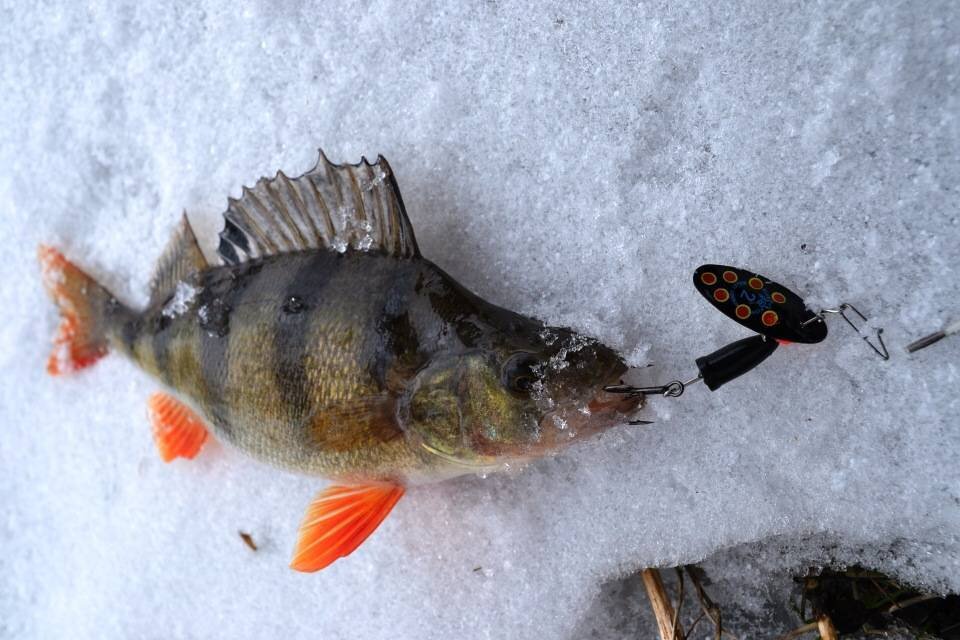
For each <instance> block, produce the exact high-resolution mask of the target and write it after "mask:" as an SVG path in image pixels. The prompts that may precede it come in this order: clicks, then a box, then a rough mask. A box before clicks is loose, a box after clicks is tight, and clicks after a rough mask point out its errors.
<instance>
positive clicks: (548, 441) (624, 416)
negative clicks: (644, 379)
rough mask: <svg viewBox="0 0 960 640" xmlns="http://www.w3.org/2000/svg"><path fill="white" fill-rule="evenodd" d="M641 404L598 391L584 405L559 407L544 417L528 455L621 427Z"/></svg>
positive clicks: (637, 398) (639, 399)
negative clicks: (538, 434) (534, 443)
mask: <svg viewBox="0 0 960 640" xmlns="http://www.w3.org/2000/svg"><path fill="white" fill-rule="evenodd" d="M643 401H644V398H643V396H628V395H624V394H613V393H608V392H606V391H604V390H603V389H602V388H601V389H599V390H597V392H596V393H595V394H594V395H593V396H592V397H590V398H589V399H588V400H587V401H586V402H574V403H566V404H563V405H560V406H558V407H556V408H555V409H553V410H551V411H548V412H547V413H545V414H544V416H543V418H542V419H541V421H540V440H539V441H538V442H537V443H536V445H535V446H534V447H533V448H532V449H533V450H532V452H531V453H533V454H534V455H548V454H550V453H551V452H554V451H558V450H560V449H563V448H565V447H567V446H569V445H570V444H573V443H575V442H580V441H582V440H586V439H588V438H591V437H593V436H595V435H597V434H599V433H602V432H603V431H606V430H608V429H610V428H612V427H616V426H618V425H621V424H624V423H625V422H627V421H628V420H630V419H631V417H632V416H633V414H634V413H635V412H636V411H637V410H639V409H641V408H643V404H644V402H643Z"/></svg>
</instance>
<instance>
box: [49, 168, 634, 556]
mask: <svg viewBox="0 0 960 640" xmlns="http://www.w3.org/2000/svg"><path fill="white" fill-rule="evenodd" d="M223 217H224V227H223V231H222V232H221V233H220V242H219V246H218V249H217V254H218V256H219V263H218V264H209V263H208V262H207V260H206V258H205V257H204V254H203V253H202V252H201V250H200V248H199V246H198V244H197V240H196V237H195V235H194V233H193V230H192V229H191V226H190V224H189V222H188V220H187V218H186V216H184V217H183V218H182V219H181V221H180V223H179V227H178V229H177V231H176V233H175V234H174V237H173V238H172V240H171V241H170V243H169V245H168V247H167V249H166V250H165V252H164V253H163V255H162V256H161V258H160V261H159V264H158V266H157V270H156V274H155V276H154V278H153V280H152V283H151V293H150V300H149V303H148V305H147V307H146V308H145V309H143V310H141V311H138V310H134V309H132V308H130V307H129V306H127V305H125V304H123V303H121V302H120V301H118V300H117V298H116V297H115V296H114V295H112V294H111V293H110V292H109V291H107V290H106V289H105V288H104V287H103V286H101V285H100V284H98V283H97V282H96V281H95V280H93V279H92V278H91V277H90V276H88V275H87V274H85V273H84V272H83V271H81V270H80V269H79V268H78V267H76V266H74V265H73V264H72V263H71V262H69V261H68V260H67V259H66V258H65V257H64V255H63V254H62V253H60V252H59V251H57V250H56V249H53V248H51V247H47V246H41V247H40V249H39V259H40V263H41V267H42V273H43V279H44V283H45V285H46V288H47V290H48V291H49V293H50V295H51V296H52V298H53V300H54V301H55V302H56V304H57V306H58V307H59V310H60V314H61V317H62V320H61V324H60V328H59V332H58V334H57V336H56V338H55V340H54V350H53V353H52V355H51V356H50V359H49V362H48V367H47V368H48V371H49V372H50V373H51V374H54V375H57V374H63V373H67V372H70V371H75V370H78V369H82V368H84V367H86V366H89V365H91V364H93V363H94V362H95V361H96V360H97V359H99V358H100V357H102V356H103V355H105V354H106V353H107V352H108V351H117V352H120V353H122V354H124V355H126V356H127V357H129V358H130V359H132V360H133V362H135V363H136V364H137V365H138V366H139V367H141V368H142V369H143V370H144V371H146V372H147V373H149V374H150V375H151V376H152V377H153V378H155V379H156V381H157V382H158V383H160V385H162V388H163V390H162V391H159V392H157V393H155V394H153V395H152V396H151V397H150V398H149V399H148V403H147V404H148V408H149V415H150V418H151V421H152V427H153V436H154V439H155V441H156V445H157V448H158V450H159V453H160V456H161V457H162V458H163V459H164V460H165V461H171V460H173V459H174V458H177V457H182V458H193V457H194V456H196V455H197V453H198V452H199V451H200V449H201V447H202V446H203V444H204V442H205V440H206V439H207V437H208V434H212V435H213V436H214V437H216V438H218V439H220V440H221V441H223V442H227V443H229V444H230V445H233V446H235V447H237V448H239V449H241V450H243V451H245V452H246V453H248V454H250V455H252V456H253V457H254V458H257V459H259V460H262V461H264V462H267V463H270V464H273V465H277V466H279V467H282V468H285V469H289V470H293V471H296V472H300V473H304V474H310V475H316V476H322V477H325V478H328V479H331V480H333V481H334V484H333V485H331V486H328V487H327V488H326V489H325V490H323V491H322V492H321V493H320V494H319V495H318V496H317V497H316V498H315V499H314V501H313V502H312V503H311V504H310V506H309V507H308V509H307V513H306V515H305V517H304V519H303V521H302V524H301V526H300V529H299V533H298V540H297V542H296V546H295V549H294V554H293V560H292V562H291V567H292V568H294V569H297V570H299V571H316V570H319V569H322V568H324V567H326V566H328V565H329V564H330V563H331V562H334V561H335V560H337V559H338V558H341V557H344V556H346V555H348V554H350V553H351V552H352V551H353V550H355V549H356V548H357V547H358V546H359V545H360V544H361V543H362V542H363V540H364V539H366V538H367V536H369V535H370V534H371V533H372V532H373V531H374V530H375V529H376V527H377V526H378V525H379V524H380V522H382V521H383V519H384V518H385V517H386V516H387V515H388V514H389V513H390V511H391V509H392V508H393V507H394V505H395V504H396V503H397V501H398V500H399V499H400V498H401V497H402V496H403V494H404V491H405V489H406V488H407V487H410V486H411V485H416V484H418V483H423V482H432V481H438V480H443V479H446V478H450V477H453V476H457V475H462V474H467V473H488V472H491V471H496V470H498V469H502V468H504V467H505V466H508V465H516V464H519V463H523V462H525V461H528V460H531V459H535V458H538V457H541V456H544V455H548V454H550V453H552V452H555V451H557V450H559V449H561V448H562V447H565V446H566V445H568V444H570V443H573V442H576V441H578V440H582V439H584V438H587V437H589V436H591V435H594V434H596V433H599V432H601V431H603V430H604V429H607V428H609V427H612V426H615V425H618V424H622V423H623V422H625V421H626V420H627V419H628V418H629V417H630V415H631V414H632V413H634V412H635V410H637V409H638V408H639V406H640V403H641V401H642V398H639V397H628V396H624V395H617V394H610V393H607V392H605V391H604V390H603V387H604V386H606V385H609V384H615V383H616V382H618V380H619V379H620V377H621V376H622V375H623V374H624V373H625V371H626V369H627V368H626V365H625V364H624V361H623V359H622V358H621V357H620V356H619V355H618V354H617V353H616V352H615V351H613V350H612V349H610V348H608V347H606V346H604V345H603V344H601V343H600V342H598V341H597V340H595V339H592V338H590V337H587V336H584V335H580V334H578V333H576V332H574V331H572V330H570V329H566V328H560V327H551V326H546V325H545V324H544V323H542V322H540V321H539V320H536V319H533V318H529V317H526V316H523V315H520V314H517V313H514V312H512V311H508V310H507V309H503V308H501V307H498V306H496V305H493V304H490V303H489V302H486V301H485V300H483V299H481V298H480V297H478V296H476V295H474V294H473V293H471V292H470V291H468V290H467V289H466V288H464V287H463V286H461V285H460V284H459V283H457V282H456V281H455V280H454V279H453V278H452V277H450V276H449V275H447V274H446V273H445V272H444V271H443V270H441V269H440V268H439V267H437V266H436V265H434V264H433V263H431V262H430V261H429V260H427V259H426V258H424V257H423V256H422V255H421V254H420V251H419V249H418V248H417V242H416V240H415V238H414V233H413V228H412V227H411V225H410V221H409V219H408V218H407V214H406V211H405V209H404V206H403V201H402V199H401V197H400V191H399V189H398V188H397V184H396V181H395V179H394V174H393V172H392V171H391V169H390V166H389V164H387V161H386V160H385V159H384V158H383V157H382V156H381V157H379V158H378V159H377V161H376V162H374V163H372V164H371V163H369V162H368V161H367V160H366V159H363V160H362V161H361V162H360V163H358V164H353V165H337V164H332V163H331V162H329V161H328V160H327V158H326V156H324V155H323V153H322V152H321V154H320V159H319V160H318V162H317V165H316V166H315V167H314V168H313V169H312V170H310V171H308V172H307V173H305V174H303V175H302V176H300V177H297V178H288V177H287V176H286V175H284V174H283V173H281V172H278V173H277V175H276V177H274V178H273V179H267V178H262V179H260V181H259V182H257V184H256V186H254V187H253V188H244V190H243V194H242V196H241V197H240V198H239V199H230V200H229V201H228V208H227V210H226V212H225V213H224V215H223Z"/></svg>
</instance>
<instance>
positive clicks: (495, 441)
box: [401, 328, 642, 467]
mask: <svg viewBox="0 0 960 640" xmlns="http://www.w3.org/2000/svg"><path fill="white" fill-rule="evenodd" d="M626 369H627V367H626V365H625V364H624V362H623V360H622V359H621V358H620V356H619V355H618V354H617V353H616V352H615V351H613V350H612V349H610V348H608V347H606V346H604V345H603V344H601V343H600V342H598V341H596V340H594V339H592V338H588V337H585V336H581V335H579V334H577V333H575V332H573V331H570V330H568V329H560V328H546V329H542V330H540V331H537V332H535V333H534V335H533V336H532V338H530V337H528V339H526V340H522V341H521V340H519V339H518V338H517V337H516V336H511V337H510V339H507V340H503V341H501V342H500V343H499V344H496V345H493V346H491V347H489V348H474V349H468V350H465V351H461V352H459V353H445V354H441V355H439V356H437V357H435V358H434V359H433V360H432V361H431V362H430V363H429V364H428V365H427V366H426V367H425V368H423V369H422V370H421V371H420V372H419V373H418V374H417V375H416V376H415V377H414V379H413V381H412V384H411V386H410V389H409V392H408V394H407V398H406V403H405V405H404V406H403V408H402V411H401V422H402V424H403V429H404V433H405V436H406V437H407V439H408V441H409V442H410V443H411V444H412V445H413V446H416V447H419V448H422V449H425V450H426V451H428V452H430V453H432V454H435V455H437V456H440V457H441V458H444V459H447V460H449V461H454V462H457V463H459V464H461V465H465V466H468V467H495V466H497V465H498V464H502V463H504V462H514V461H524V460H529V459H532V458H537V457H541V456H544V455H548V454H550V453H552V452H554V451H557V450H559V449H561V448H563V447H565V446H566V445H569V444H571V443H573V442H576V441H579V440H582V439H584V438H587V437H589V436H592V435H594V434H597V433H599V432H600V431H603V430H605V429H607V428H609V427H612V426H615V425H618V424H622V423H623V422H625V421H626V420H627V419H628V418H629V417H630V415H631V414H632V413H633V412H634V411H635V410H636V409H638V408H639V406H640V404H641V401H642V398H640V397H628V396H624V395H622V394H620V395H616V394H610V393H607V392H605V391H603V387H604V386H606V385H609V384H616V383H617V382H618V381H619V379H620V377H621V376H622V375H623V373H624V372H625V371H626Z"/></svg>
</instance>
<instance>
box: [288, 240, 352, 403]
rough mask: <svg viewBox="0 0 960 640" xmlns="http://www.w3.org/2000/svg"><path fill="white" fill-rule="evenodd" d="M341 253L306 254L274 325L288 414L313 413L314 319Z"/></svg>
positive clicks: (291, 282)
mask: <svg viewBox="0 0 960 640" xmlns="http://www.w3.org/2000/svg"><path fill="white" fill-rule="evenodd" d="M337 258H338V254H334V253H331V252H328V251H320V252H317V253H315V254H313V255H310V256H307V257H306V259H305V260H304V262H303V263H302V264H301V266H300V268H299V269H298V270H297V272H296V274H295V275H294V276H293V278H292V279H291V280H290V284H289V285H288V286H287V287H286V289H285V290H284V291H283V298H282V300H283V301H282V304H281V309H280V316H279V318H278V319H277V323H276V325H275V327H274V336H273V344H274V359H273V362H274V375H275V376H276V380H277V388H278V389H279V391H280V398H281V401H282V403H283V406H284V408H285V409H286V410H287V411H288V415H289V416H290V417H291V418H292V419H294V420H297V419H302V418H304V417H306V416H308V415H310V413H311V389H310V381H309V378H308V375H307V370H306V365H307V363H306V357H307V345H308V343H309V340H310V336H311V319H312V317H313V315H314V314H312V313H311V310H313V309H316V308H317V307H318V306H319V305H320V304H321V302H322V300H323V294H324V288H325V287H326V285H327V284H328V283H329V282H330V278H331V277H332V276H333V274H334V273H335V271H336V260H337Z"/></svg>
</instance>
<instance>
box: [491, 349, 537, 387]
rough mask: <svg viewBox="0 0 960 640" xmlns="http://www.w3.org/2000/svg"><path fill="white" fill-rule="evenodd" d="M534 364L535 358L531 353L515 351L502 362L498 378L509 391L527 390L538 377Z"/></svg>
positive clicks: (535, 362) (535, 364) (535, 363)
mask: <svg viewBox="0 0 960 640" xmlns="http://www.w3.org/2000/svg"><path fill="white" fill-rule="evenodd" d="M536 366H537V359H536V358H535V357H534V356H533V355H532V354H530V353H515V354H513V355H512V356H510V357H509V358H507V361H506V362H505V363H504V364H503V368H502V369H501V371H500V380H501V382H502V383H503V386H505V387H506V388H507V389H510V390H511V391H515V392H522V391H529V390H530V389H531V388H533V384H534V383H535V382H536V381H537V380H539V379H540V375H539V374H538V373H537V370H536Z"/></svg>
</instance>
